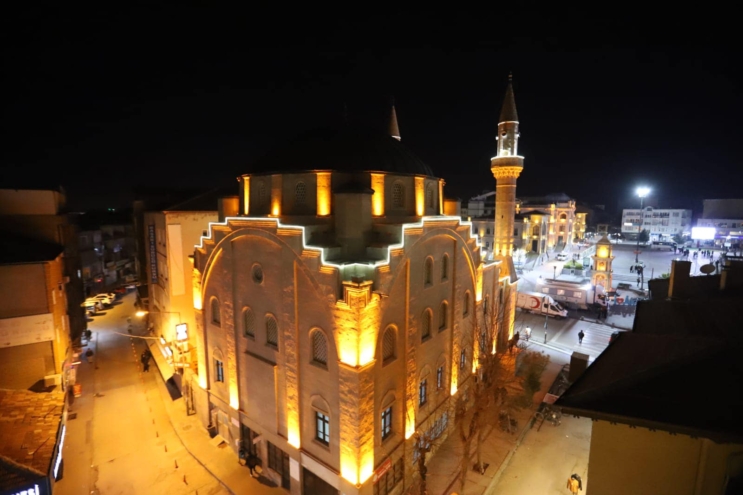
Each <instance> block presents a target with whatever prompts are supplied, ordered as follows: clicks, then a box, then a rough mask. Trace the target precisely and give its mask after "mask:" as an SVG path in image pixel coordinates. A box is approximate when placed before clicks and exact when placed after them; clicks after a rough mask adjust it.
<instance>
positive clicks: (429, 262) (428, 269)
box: [424, 256, 433, 285]
mask: <svg viewBox="0 0 743 495" xmlns="http://www.w3.org/2000/svg"><path fill="white" fill-rule="evenodd" d="M424 271H425V273H424V282H425V284H426V285H431V284H432V283H433V258H431V257H430V256H429V257H428V258H426V265H425V267H424Z"/></svg>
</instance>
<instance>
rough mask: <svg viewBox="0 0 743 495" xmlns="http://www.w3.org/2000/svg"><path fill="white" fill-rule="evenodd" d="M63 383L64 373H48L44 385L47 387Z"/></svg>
mask: <svg viewBox="0 0 743 495" xmlns="http://www.w3.org/2000/svg"><path fill="white" fill-rule="evenodd" d="M61 384H62V375H60V374H57V375H47V376H45V377H44V386H45V387H54V386H55V385H57V386H59V385H61Z"/></svg>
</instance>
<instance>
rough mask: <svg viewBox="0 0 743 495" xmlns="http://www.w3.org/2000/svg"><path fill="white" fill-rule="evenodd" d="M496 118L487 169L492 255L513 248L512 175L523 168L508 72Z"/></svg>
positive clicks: (502, 254)
mask: <svg viewBox="0 0 743 495" xmlns="http://www.w3.org/2000/svg"><path fill="white" fill-rule="evenodd" d="M499 120H500V121H499V122H498V135H497V136H496V138H495V140H496V141H497V142H498V154H497V155H496V156H494V157H493V158H491V159H490V170H491V171H492V172H493V175H494V176H495V240H494V242H493V254H494V255H495V256H511V254H512V252H513V224H514V215H515V214H516V179H518V177H519V175H520V174H521V171H522V170H523V169H524V158H523V157H521V156H519V155H518V153H517V150H518V142H519V116H518V114H517V113H516V100H515V99H514V97H513V84H512V77H511V74H509V75H508V87H507V88H506V97H505V98H504V99H503V108H502V109H501V112H500V119H499Z"/></svg>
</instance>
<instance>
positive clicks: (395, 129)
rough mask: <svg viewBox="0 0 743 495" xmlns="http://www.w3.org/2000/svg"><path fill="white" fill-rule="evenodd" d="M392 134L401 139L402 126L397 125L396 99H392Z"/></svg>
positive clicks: (390, 131)
mask: <svg viewBox="0 0 743 495" xmlns="http://www.w3.org/2000/svg"><path fill="white" fill-rule="evenodd" d="M389 133H390V136H392V137H393V138H395V139H397V140H398V141H400V128H399V127H398V126H397V112H395V99H394V98H393V99H392V109H391V110H390V126H389Z"/></svg>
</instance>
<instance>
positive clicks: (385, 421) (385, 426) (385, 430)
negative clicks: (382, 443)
mask: <svg viewBox="0 0 743 495" xmlns="http://www.w3.org/2000/svg"><path fill="white" fill-rule="evenodd" d="M391 434H392V406H390V407H388V408H387V409H385V410H384V411H382V439H383V440H384V439H385V438H387V437H389V436H390V435H391Z"/></svg>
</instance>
